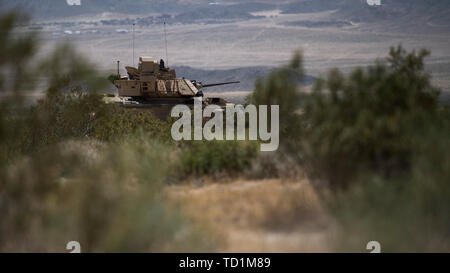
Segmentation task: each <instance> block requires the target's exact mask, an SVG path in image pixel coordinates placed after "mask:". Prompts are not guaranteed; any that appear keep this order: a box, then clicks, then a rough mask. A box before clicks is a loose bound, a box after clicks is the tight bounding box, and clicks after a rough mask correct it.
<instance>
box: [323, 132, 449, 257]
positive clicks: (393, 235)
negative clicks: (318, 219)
mask: <svg viewBox="0 0 450 273" xmlns="http://www.w3.org/2000/svg"><path fill="white" fill-rule="evenodd" d="M449 125H450V123H447V125H444V127H439V128H434V129H430V130H429V131H428V132H427V133H426V134H425V136H423V137H421V141H420V142H417V143H418V146H417V147H416V149H415V152H414V156H413V159H412V171H411V173H410V174H408V175H405V176H403V177H401V178H399V177H397V178H390V179H389V178H383V177H380V176H376V175H368V176H367V177H366V178H361V179H360V180H359V181H357V182H358V185H359V186H355V187H353V188H352V189H351V190H349V191H347V192H344V193H340V194H338V195H337V196H334V197H333V198H331V199H330V200H329V201H328V204H329V206H328V207H329V208H330V209H331V210H330V211H331V212H332V214H333V215H334V217H335V219H336V221H337V223H338V224H339V226H340V230H339V233H338V236H336V237H335V238H336V241H335V242H334V243H335V245H336V250H338V251H358V252H360V251H365V248H364V246H365V245H366V243H367V242H369V241H372V240H376V241H378V242H380V244H381V250H382V251H383V252H448V251H450V233H449V230H450V179H449V178H450V156H449V155H448V151H449V150H450V137H449V136H450V126H449Z"/></svg>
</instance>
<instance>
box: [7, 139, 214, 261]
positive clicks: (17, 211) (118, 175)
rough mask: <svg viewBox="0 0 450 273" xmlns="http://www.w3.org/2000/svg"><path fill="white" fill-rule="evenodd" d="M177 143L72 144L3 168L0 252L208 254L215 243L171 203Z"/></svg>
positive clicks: (134, 141)
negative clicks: (169, 180)
mask: <svg viewBox="0 0 450 273" xmlns="http://www.w3.org/2000/svg"><path fill="white" fill-rule="evenodd" d="M170 156H171V153H170V148H168V147H167V146H164V145H162V144H157V143H155V142H152V141H148V140H147V138H146V137H138V138H133V140H128V141H127V142H124V143H122V144H120V145H113V144H106V145H105V144H98V143H95V142H66V143H64V144H60V145H56V146H53V147H48V148H46V149H44V150H41V151H40V152H39V153H38V154H34V155H32V156H30V157H25V158H22V159H20V160H18V161H16V162H14V163H13V164H11V165H9V166H8V167H6V168H5V169H3V170H2V179H1V184H0V214H1V215H2V221H1V222H0V251H20V252H22V251H38V252H41V251H45V252H47V251H52V252H53V251H56V252H60V251H65V245H66V243H67V242H68V241H72V240H75V241H79V242H80V243H81V248H82V251H83V252H96V251H101V252H104V251H107V252H109V251H113V252H115V251H126V252H128V251H132V252H141V251H144V252H146V251H198V250H202V251H206V250H211V248H212V244H213V242H214V241H213V240H212V239H211V238H208V236H207V234H204V233H200V231H197V229H193V226H192V225H191V223H190V222H188V221H186V219H185V218H184V217H183V216H182V215H181V214H180V213H178V212H177V211H176V210H174V209H173V208H169V207H168V206H167V205H166V204H165V202H164V198H163V196H161V187H162V185H163V182H164V181H165V179H166V177H167V173H168V170H169V168H170V164H168V163H167V162H170V161H171V159H170Z"/></svg>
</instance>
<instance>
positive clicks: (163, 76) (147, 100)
mask: <svg viewBox="0 0 450 273" xmlns="http://www.w3.org/2000/svg"><path fill="white" fill-rule="evenodd" d="M125 69H126V70H127V74H128V75H127V76H124V77H121V76H120V74H119V70H118V76H119V78H120V80H116V81H114V85H115V86H116V87H117V89H118V91H119V97H122V98H126V99H125V100H124V101H123V102H124V103H125V104H128V105H133V106H131V107H135V108H137V107H139V108H150V109H151V108H154V109H156V106H173V105H176V104H186V105H191V104H193V102H194V100H193V98H194V97H203V92H202V88H205V87H210V86H218V85H225V84H233V83H239V82H222V83H214V84H205V85H204V84H202V83H201V82H197V81H195V80H188V79H185V78H184V77H183V78H177V76H176V72H175V70H174V69H170V68H168V67H165V64H164V61H163V60H162V59H161V60H160V62H159V63H158V62H157V61H155V60H154V59H153V58H151V57H140V58H139V64H138V67H137V68H135V67H131V66H126V67H125ZM203 102H204V104H210V103H213V104H216V105H221V106H224V105H225V104H226V101H225V100H223V99H221V98H204V99H203ZM159 116H160V115H159Z"/></svg>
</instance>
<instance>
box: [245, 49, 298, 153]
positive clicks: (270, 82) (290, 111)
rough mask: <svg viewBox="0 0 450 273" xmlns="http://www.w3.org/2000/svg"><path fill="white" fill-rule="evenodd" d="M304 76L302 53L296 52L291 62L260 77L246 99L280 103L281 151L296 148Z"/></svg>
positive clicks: (254, 102)
mask: <svg viewBox="0 0 450 273" xmlns="http://www.w3.org/2000/svg"><path fill="white" fill-rule="evenodd" d="M303 79H304V71H303V59H302V55H301V54H300V52H297V53H295V55H294V57H293V59H292V61H291V62H290V63H289V64H288V65H286V66H284V67H281V68H278V69H276V70H274V71H272V72H271V73H270V74H269V75H268V76H267V77H265V78H259V79H257V80H256V82H255V90H254V91H253V92H252V93H251V94H250V95H249V96H248V98H247V102H248V103H251V104H254V105H279V106H280V108H279V109H280V132H279V133H280V148H281V149H282V150H289V149H295V148H297V146H293V145H295V143H296V139H297V138H298V135H299V133H300V129H301V128H300V115H299V110H300V105H301V102H302V100H301V98H302V94H301V92H300V90H299V86H300V84H301V83H302V81H303ZM269 113H270V111H269ZM268 120H270V115H269V116H268Z"/></svg>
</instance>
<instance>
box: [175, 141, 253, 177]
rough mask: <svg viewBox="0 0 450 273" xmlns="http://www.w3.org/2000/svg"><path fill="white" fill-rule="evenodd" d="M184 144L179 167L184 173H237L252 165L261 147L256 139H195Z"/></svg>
mask: <svg viewBox="0 0 450 273" xmlns="http://www.w3.org/2000/svg"><path fill="white" fill-rule="evenodd" d="M183 144H184V146H183V148H182V149H181V151H180V153H181V155H180V167H179V168H180V172H181V174H183V175H204V174H218V173H222V174H224V173H227V174H229V175H237V174H239V173H241V172H243V171H244V170H245V169H247V168H249V167H250V165H251V163H252V161H253V160H254V159H255V158H256V157H257V155H258V148H259V145H258V143H257V142H255V141H247V142H243V141H211V142H208V141H193V142H185V143H183Z"/></svg>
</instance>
